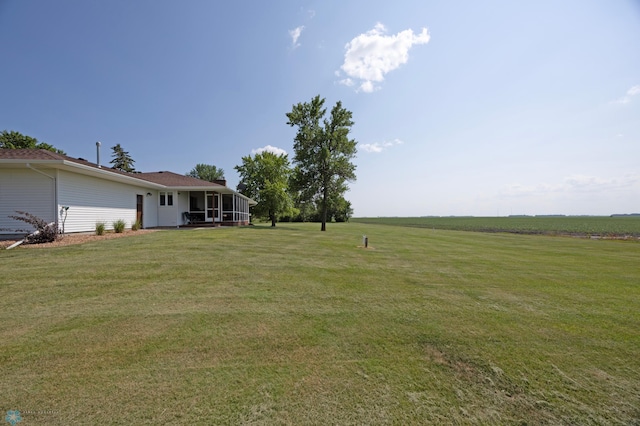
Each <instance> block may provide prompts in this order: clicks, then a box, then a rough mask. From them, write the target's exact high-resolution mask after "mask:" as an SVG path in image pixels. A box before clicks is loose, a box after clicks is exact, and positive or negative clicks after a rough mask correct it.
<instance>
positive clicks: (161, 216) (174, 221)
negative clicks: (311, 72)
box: [158, 190, 182, 226]
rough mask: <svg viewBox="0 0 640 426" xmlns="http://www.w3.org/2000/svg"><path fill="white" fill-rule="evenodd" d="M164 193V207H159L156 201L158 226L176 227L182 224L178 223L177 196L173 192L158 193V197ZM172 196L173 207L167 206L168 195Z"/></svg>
mask: <svg viewBox="0 0 640 426" xmlns="http://www.w3.org/2000/svg"><path fill="white" fill-rule="evenodd" d="M161 193H164V194H165V196H166V197H167V198H165V205H164V206H161V205H159V203H160V202H159V201H158V226H178V225H180V224H181V223H182V222H178V195H177V193H176V192H175V191H171V190H169V191H159V192H158V196H160V194H161ZM169 194H171V195H172V199H173V205H168V195H169Z"/></svg>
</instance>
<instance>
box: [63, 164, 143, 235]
mask: <svg viewBox="0 0 640 426" xmlns="http://www.w3.org/2000/svg"><path fill="white" fill-rule="evenodd" d="M146 193H147V190H146V189H145V188H142V187H136V186H132V185H126V184H122V183H117V182H110V181H106V180H102V179H98V178H94V177H90V176H84V175H78V174H74V173H69V172H65V171H60V173H59V180H58V202H59V203H60V205H61V206H69V210H68V215H67V219H66V221H65V232H91V231H94V230H95V227H96V223H97V222H104V224H105V228H106V229H113V222H114V221H116V220H120V219H122V220H124V221H125V222H126V224H127V227H128V228H130V227H131V225H132V224H133V223H134V222H135V221H136V195H137V194H141V195H143V196H144V195H145V194H146ZM145 215H146V212H145Z"/></svg>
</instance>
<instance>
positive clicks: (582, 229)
mask: <svg viewBox="0 0 640 426" xmlns="http://www.w3.org/2000/svg"><path fill="white" fill-rule="evenodd" d="M352 221H353V222H357V223H367V224H378V225H394V226H410V227H417V228H431V229H451V230H457V231H480V232H511V233H517V234H549V235H554V234H555V235H558V234H559V235H566V234H569V235H580V236H601V237H618V238H620V237H636V238H637V237H640V216H509V217H463V216H452V217H361V218H353V219H352Z"/></svg>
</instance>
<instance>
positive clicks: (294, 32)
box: [289, 25, 304, 49]
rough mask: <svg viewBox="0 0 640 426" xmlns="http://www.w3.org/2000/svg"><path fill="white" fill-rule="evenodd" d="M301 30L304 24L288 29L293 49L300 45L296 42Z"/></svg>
mask: <svg viewBox="0 0 640 426" xmlns="http://www.w3.org/2000/svg"><path fill="white" fill-rule="evenodd" d="M302 30H304V25H300V26H299V27H297V28H294V29H292V30H289V36H290V37H291V48H292V49H295V48H296V47H299V46H300V43H298V39H299V38H300V35H301V34H302Z"/></svg>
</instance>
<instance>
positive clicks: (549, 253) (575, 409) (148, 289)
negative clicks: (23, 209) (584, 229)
mask: <svg viewBox="0 0 640 426" xmlns="http://www.w3.org/2000/svg"><path fill="white" fill-rule="evenodd" d="M363 234H366V235H367V236H368V237H369V245H370V248H369V249H364V248H362V247H358V246H359V245H361V244H362V235H363ZM639 265H640V244H638V243H637V242H631V241H615V240H591V239H576V238H559V237H549V236H540V235H537V236H531V235H515V234H483V233H473V232H454V231H441V230H433V229H428V228H407V227H399V226H397V227H396V226H380V225H369V224H359V223H348V224H329V225H328V231H327V232H325V233H321V232H319V225H318V224H280V225H278V227H277V228H276V229H270V228H269V227H268V226H255V227H247V228H233V229H226V228H222V229H209V230H189V231H160V232H155V233H150V234H145V235H139V236H133V237H127V238H122V239H114V240H109V241H100V242H96V243H86V244H82V245H76V246H67V247H59V248H51V249H38V248H29V249H27V248H18V249H15V250H11V251H0V277H1V278H0V342H1V344H0V365H2V380H0V410H2V411H0V414H2V415H3V416H4V413H5V412H6V411H7V410H19V411H20V412H21V414H22V419H23V421H22V423H20V425H22V424H24V425H29V424H154V425H155V424H322V425H324V424H429V423H431V424H434V423H435V424H496V423H498V424H621V425H637V424H640V408H639V407H640V357H639V354H640V333H639V330H640V266H639Z"/></svg>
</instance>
